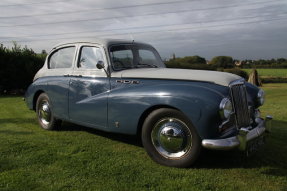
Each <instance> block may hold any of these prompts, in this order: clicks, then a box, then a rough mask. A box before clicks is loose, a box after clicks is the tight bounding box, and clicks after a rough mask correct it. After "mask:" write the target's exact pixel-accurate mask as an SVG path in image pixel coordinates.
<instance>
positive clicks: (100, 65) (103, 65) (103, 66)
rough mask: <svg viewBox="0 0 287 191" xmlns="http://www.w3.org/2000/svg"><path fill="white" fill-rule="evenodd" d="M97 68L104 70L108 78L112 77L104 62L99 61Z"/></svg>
mask: <svg viewBox="0 0 287 191" xmlns="http://www.w3.org/2000/svg"><path fill="white" fill-rule="evenodd" d="M96 67H97V68H98V69H100V70H101V69H104V71H105V73H106V74H107V76H108V77H109V76H110V75H109V73H108V72H107V70H106V69H105V63H104V62H103V61H102V60H99V61H98V63H97V65H96Z"/></svg>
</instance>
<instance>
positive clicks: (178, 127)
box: [142, 108, 201, 167]
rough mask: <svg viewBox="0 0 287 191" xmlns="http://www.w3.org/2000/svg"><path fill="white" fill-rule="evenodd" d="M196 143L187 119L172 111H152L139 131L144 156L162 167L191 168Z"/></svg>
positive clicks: (195, 157) (193, 132)
mask: <svg viewBox="0 0 287 191" xmlns="http://www.w3.org/2000/svg"><path fill="white" fill-rule="evenodd" d="M200 140H201V139H200V137H199V136H198V134H197V132H196V129H195V128H194V127H193V125H192V123H191V122H190V120H189V119H188V118H187V117H186V116H185V115H184V114H183V113H181V112H180V111H178V110H175V109H169V108H162V109H158V110H155V111H153V112H152V113H150V114H149V116H148V117H147V118H146V119H145V121H144V124H143V128H142V142H143V146H144V147H145V149H146V151H147V153H148V154H149V156H150V157H151V158H152V159H153V160H154V161H156V162H158V163H159V164H162V165H166V166H173V167H188V166H191V165H192V164H193V163H194V162H195V161H196V159H197V158H198V156H199V154H200V150H201V141H200Z"/></svg>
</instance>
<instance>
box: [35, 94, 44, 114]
mask: <svg viewBox="0 0 287 191" xmlns="http://www.w3.org/2000/svg"><path fill="white" fill-rule="evenodd" d="M42 93H45V91H43V90H38V91H37V92H36V93H35V94H34V97H33V110H34V111H36V103H37V99H38V97H39V96H40V95H41V94H42Z"/></svg>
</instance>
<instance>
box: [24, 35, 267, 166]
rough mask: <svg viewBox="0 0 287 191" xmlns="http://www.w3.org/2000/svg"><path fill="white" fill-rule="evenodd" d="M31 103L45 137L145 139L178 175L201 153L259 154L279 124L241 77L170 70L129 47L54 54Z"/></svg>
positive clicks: (104, 44)
mask: <svg viewBox="0 0 287 191" xmlns="http://www.w3.org/2000/svg"><path fill="white" fill-rule="evenodd" d="M25 100H26V102H27V105H28V107H29V108H30V109H33V110H35V111H36V114H37V117H38V122H39V124H40V126H41V127H42V128H44V129H47V130H53V129H56V128H57V127H59V126H60V124H61V121H69V122H72V123H75V124H79V125H82V126H86V127H91V128H96V129H99V130H103V131H108V132H114V133H122V134H130V135H136V134H139V135H141V136H140V137H141V141H142V144H143V146H144V148H145V149H146V151H147V153H148V155H149V156H150V157H151V158H152V159H153V160H155V161H156V162H158V163H160V164H162V165H167V166H174V167H187V166H190V165H192V164H193V163H194V162H195V161H196V159H197V158H198V156H199V154H200V151H201V149H202V148H207V149H217V150H230V149H235V148H239V149H240V150H247V151H250V150H253V149H254V148H256V147H257V146H258V145H260V144H261V143H262V140H263V138H264V135H265V132H268V128H269V127H270V123H271V119H272V117H271V116H268V117H266V118H265V119H262V118H261V116H260V111H259V109H258V108H259V107H260V106H262V105H263V103H264V92H263V91H262V90H261V89H259V88H257V87H256V86H254V85H251V84H250V83H247V82H246V81H245V80H244V79H242V78H241V77H239V76H237V75H234V74H230V73H224V72H215V71H201V70H187V69H170V68H166V67H165V65H164V63H163V62H162V60H161V58H160V56H159V54H158V53H157V51H156V50H155V49H154V48H153V47H152V46H150V45H148V44H145V43H137V42H134V41H127V40H107V39H106V40H95V41H93V42H85V41H78V42H70V43H63V44H61V45H58V46H55V47H54V48H53V49H52V50H51V52H50V53H49V55H48V56H47V59H46V61H45V64H44V66H43V67H42V68H41V69H40V70H39V71H38V73H37V74H36V75H35V78H34V82H33V83H32V84H31V85H30V86H29V88H28V90H27V92H26V95H25ZM95 146H96V145H95Z"/></svg>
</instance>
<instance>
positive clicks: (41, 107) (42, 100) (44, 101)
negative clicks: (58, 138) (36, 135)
mask: <svg viewBox="0 0 287 191" xmlns="http://www.w3.org/2000/svg"><path fill="white" fill-rule="evenodd" d="M36 113H37V118H38V122H39V124H40V126H41V127H42V128H43V129H46V130H55V129H57V128H58V127H59V126H60V125H61V120H58V119H56V118H55V117H54V115H53V113H52V110H51V104H50V100H49V97H48V95H47V94H46V93H42V94H40V95H39V97H38V99H37V103H36Z"/></svg>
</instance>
